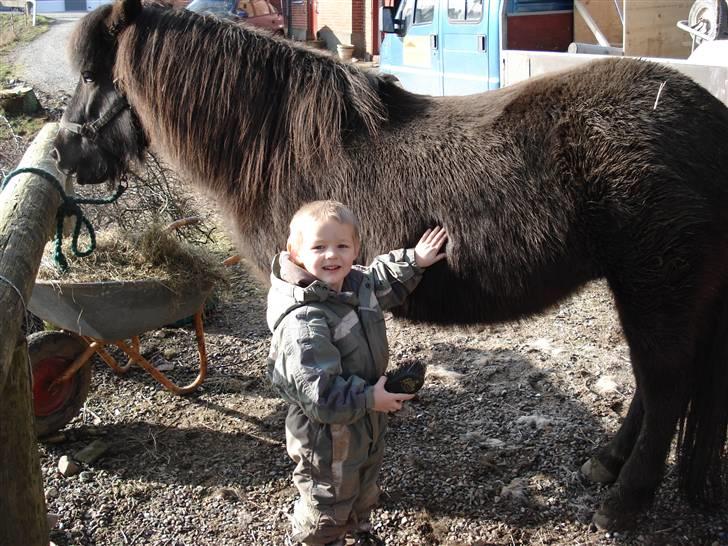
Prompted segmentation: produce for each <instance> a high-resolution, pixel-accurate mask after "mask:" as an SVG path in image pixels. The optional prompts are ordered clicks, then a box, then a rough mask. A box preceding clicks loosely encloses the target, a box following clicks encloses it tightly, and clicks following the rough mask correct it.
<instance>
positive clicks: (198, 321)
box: [114, 309, 207, 394]
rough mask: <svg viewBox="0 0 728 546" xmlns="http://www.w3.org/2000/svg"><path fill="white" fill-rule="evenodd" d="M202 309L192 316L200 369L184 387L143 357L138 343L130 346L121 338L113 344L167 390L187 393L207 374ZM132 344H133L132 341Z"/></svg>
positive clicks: (197, 385) (199, 383)
mask: <svg viewBox="0 0 728 546" xmlns="http://www.w3.org/2000/svg"><path fill="white" fill-rule="evenodd" d="M202 311H203V309H200V310H199V311H198V312H197V313H195V316H194V324H195V336H196V337H197V350H198V352H199V354H200V370H199V372H198V374H197V377H196V378H195V380H194V381H192V382H191V383H189V384H188V385H185V386H184V387H180V386H178V385H177V384H175V383H174V382H172V381H170V380H169V378H167V376H166V375H164V374H163V373H162V372H160V371H159V370H158V369H157V368H155V367H154V365H153V364H152V363H151V362H149V361H148V360H147V359H146V358H144V357H143V356H142V355H141V354H140V353H139V348H138V347H139V345H138V343H137V344H136V348H135V347H134V346H132V347H130V346H129V345H127V344H126V343H125V342H124V341H123V340H118V341H115V342H114V345H116V346H117V347H118V348H119V349H121V350H122V351H124V353H125V354H126V355H127V356H128V357H129V358H131V359H132V360H133V361H134V362H136V363H137V364H138V365H139V366H141V367H142V368H144V369H145V370H146V371H147V373H148V374H149V375H151V376H152V377H153V378H154V379H156V380H157V381H158V382H159V383H161V384H162V386H164V388H166V389H167V390H169V391H171V392H173V393H175V394H188V393H190V392H192V391H194V390H195V389H196V388H197V387H199V386H200V385H201V384H202V382H203V381H204V380H205V377H206V376H207V351H206V350H205V332H204V330H203V327H202ZM132 345H134V344H133V343H132Z"/></svg>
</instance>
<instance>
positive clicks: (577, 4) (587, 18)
mask: <svg viewBox="0 0 728 546" xmlns="http://www.w3.org/2000/svg"><path fill="white" fill-rule="evenodd" d="M574 9H575V10H576V12H577V13H578V14H579V15H581V17H582V19H584V23H586V26H587V27H589V30H591V31H592V34H594V37H595V38H596V39H597V43H598V44H599V45H600V46H604V47H609V46H610V44H609V40H608V39H607V37H606V36H605V35H604V33H603V32H602V31H601V30H600V29H599V25H597V23H596V21H594V19H593V18H592V16H591V15H590V14H589V10H588V9H587V8H586V5H584V4H583V3H582V2H581V1H580V0H574Z"/></svg>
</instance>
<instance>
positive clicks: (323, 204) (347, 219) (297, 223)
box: [288, 199, 359, 249]
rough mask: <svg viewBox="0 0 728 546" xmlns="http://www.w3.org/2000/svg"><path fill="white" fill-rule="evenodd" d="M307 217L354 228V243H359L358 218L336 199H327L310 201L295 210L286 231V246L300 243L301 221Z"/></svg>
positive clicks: (290, 246)
mask: <svg viewBox="0 0 728 546" xmlns="http://www.w3.org/2000/svg"><path fill="white" fill-rule="evenodd" d="M307 218H310V219H313V220H317V221H319V222H321V221H325V220H336V221H337V222H339V223H341V224H345V225H350V226H351V227H352V228H354V243H355V244H357V245H358V244H359V220H357V218H356V216H355V215H354V213H353V212H351V210H350V209H349V208H348V207H347V206H346V205H344V204H343V203H339V202H338V201H333V200H331V199H327V200H325V201H311V202H310V203H306V204H305V205H303V206H302V207H301V208H300V209H298V210H297V211H296V214H294V215H293V218H291V223H290V225H289V233H288V247H289V248H294V249H297V248H298V245H299V244H300V243H301V234H302V229H303V221H304V220H305V219H307Z"/></svg>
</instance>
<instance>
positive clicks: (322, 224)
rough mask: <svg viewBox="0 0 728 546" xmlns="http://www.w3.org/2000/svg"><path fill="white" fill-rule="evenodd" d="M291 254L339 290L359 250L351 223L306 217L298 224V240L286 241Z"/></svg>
mask: <svg viewBox="0 0 728 546" xmlns="http://www.w3.org/2000/svg"><path fill="white" fill-rule="evenodd" d="M288 251H289V252H290V253H291V258H292V259H293V261H294V262H296V263H297V264H298V265H300V266H302V267H303V268H304V269H306V271H308V272H309V273H311V274H312V275H313V276H315V277H316V278H317V279H319V280H320V281H323V282H325V283H326V284H327V285H328V286H329V287H330V288H331V289H332V290H335V291H337V292H340V291H341V287H342V285H343V283H344V279H345V278H346V276H347V275H348V274H349V271H351V266H352V265H354V260H355V259H356V256H357V254H359V244H358V242H357V241H356V240H355V236H354V227H353V226H351V225H349V224H343V223H341V222H339V221H338V220H334V219H329V220H316V219H314V218H309V219H307V220H306V221H305V223H304V224H303V225H302V226H301V232H300V238H299V240H298V244H297V245H295V246H293V245H290V244H289V247H288Z"/></svg>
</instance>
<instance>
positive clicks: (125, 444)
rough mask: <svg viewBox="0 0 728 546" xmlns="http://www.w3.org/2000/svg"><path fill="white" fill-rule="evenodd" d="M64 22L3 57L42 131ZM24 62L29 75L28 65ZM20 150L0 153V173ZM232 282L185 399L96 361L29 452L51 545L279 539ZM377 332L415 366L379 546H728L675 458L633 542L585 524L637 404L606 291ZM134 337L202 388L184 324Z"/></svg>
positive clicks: (399, 424) (256, 346) (251, 321)
mask: <svg viewBox="0 0 728 546" xmlns="http://www.w3.org/2000/svg"><path fill="white" fill-rule="evenodd" d="M71 26H72V25H70V24H65V23H63V22H60V21H59V23H58V24H57V26H54V27H53V28H52V29H51V31H49V32H48V33H47V34H46V35H45V36H44V38H43V39H44V40H50V41H46V42H41V43H40V46H38V43H39V42H40V40H38V41H36V42H35V46H36V47H40V48H41V49H38V50H35V52H33V51H34V50H33V49H32V47H31V48H30V49H28V48H26V49H24V50H19V51H18V52H16V57H15V58H14V59H15V62H20V63H22V64H24V66H26V68H27V72H26V73H24V77H25V78H26V79H27V80H28V81H29V82H30V83H31V84H33V85H34V86H35V87H36V89H37V90H39V96H40V98H41V102H42V103H43V104H44V105H45V106H46V107H47V108H48V110H49V111H48V117H49V119H57V117H58V115H59V112H60V107H61V106H62V104H63V102H64V101H65V100H66V97H65V96H64V94H63V92H62V91H66V92H70V91H71V90H72V89H73V85H74V82H75V78H69V76H68V74H70V72H68V69H67V68H66V66H67V65H63V64H61V63H64V62H65V57H62V55H63V54H64V50H65V45H63V47H61V44H62V43H63V41H64V40H65V37H64V36H67V34H66V35H63V34H54V33H55V32H67V30H68V29H70V27H71ZM54 52H55V54H57V55H58V57H57V59H55V60H53V62H50V61H48V60H47V59H49V57H48V55H53V54H54ZM38 59H42V60H43V68H42V70H41V69H40V68H38V69H34V68H33V66H34V64H33V60H36V61H37V60H38ZM54 68H57V69H58V73H57V75H54V74H55V70H54ZM56 77H58V79H57V80H56V79H55V78H56ZM43 91H47V93H44V92H43ZM24 146H27V142H25V141H23V140H22V139H21V140H19V141H15V140H11V141H7V142H0V168H2V169H3V171H6V170H8V169H9V168H12V166H13V165H14V162H13V160H12V158H14V157H16V156H18V154H19V153H20V152H21V151H22V150H21V148H24ZM231 253H233V250H232V249H227V252H223V253H221V258H222V257H223V254H231ZM232 273H233V279H232V282H231V285H230V286H229V287H228V288H226V289H225V290H223V291H222V292H221V294H220V301H219V303H218V305H217V306H216V307H215V308H214V309H213V310H212V311H210V312H209V313H208V315H207V317H206V320H205V323H206V340H207V347H208V354H209V361H210V369H209V374H208V378H207V380H206V381H205V383H204V385H203V386H202V388H201V389H200V390H199V391H198V392H196V393H194V394H192V395H189V396H184V397H180V396H175V395H172V394H170V393H168V392H166V391H165V390H163V389H162V387H161V386H159V384H157V383H156V382H155V381H154V380H152V379H151V378H150V377H149V376H148V375H147V374H146V373H144V372H142V371H141V370H138V369H133V370H132V371H131V372H130V373H129V374H127V375H126V376H125V377H118V376H116V375H114V374H113V373H112V372H111V370H110V369H109V368H108V367H107V366H106V365H105V364H103V363H101V362H98V361H95V362H94V363H93V367H94V376H93V385H92V389H91V393H90V395H89V397H88V399H87V401H86V403H85V405H84V407H83V409H82V411H81V413H80V415H79V416H78V417H77V418H76V419H74V420H73V421H72V422H71V423H70V424H69V426H68V427H66V428H65V429H64V430H63V431H62V432H61V433H59V434H57V435H56V436H55V437H54V438H51V439H49V441H46V442H43V443H41V444H39V449H40V452H41V462H42V467H43V476H44V480H45V494H46V499H47V504H48V510H49V512H51V513H53V514H56V515H57V516H58V520H57V524H56V525H55V527H54V529H53V530H52V532H51V539H52V540H53V541H54V542H55V543H56V544H57V545H58V546H65V545H79V546H80V545H83V546H86V545H113V546H117V545H129V546H131V545H159V546H163V545H169V546H182V545H185V546H227V545H230V546H233V545H235V546H238V545H279V544H283V540H284V536H285V532H286V530H287V527H288V525H287V520H286V514H287V513H288V512H289V510H290V508H291V505H292V503H293V501H294V499H295V495H296V493H295V490H294V488H293V487H292V484H291V480H290V474H291V471H292V469H293V465H292V463H291V462H290V461H289V460H288V458H287V455H286V453H285V447H284V432H283V427H284V418H285V411H286V407H285V404H284V403H283V402H282V401H281V400H280V399H278V398H277V397H276V396H275V393H274V392H273V391H272V390H271V389H270V388H269V386H268V383H267V380H266V378H265V373H264V372H265V357H266V354H267V350H268V342H269V334H268V331H267V329H266V326H265V322H264V311H265V309H264V305H265V290H266V289H265V287H264V286H263V285H262V284H261V283H260V282H258V281H257V280H256V279H254V278H252V277H251V276H250V275H249V274H248V273H247V272H246V269H245V267H244V266H237V267H236V268H234V269H233V272H232ZM388 324H389V333H390V342H391V347H392V354H393V361H395V362H396V361H397V360H399V359H403V358H407V357H411V356H417V357H419V358H421V359H423V360H424V361H425V362H427V363H428V365H429V372H428V377H427V382H426V384H425V387H424V388H423V390H422V391H421V392H420V395H419V396H418V398H417V399H415V401H413V402H411V403H408V404H407V405H406V407H405V409H404V410H403V411H402V412H400V413H398V414H397V415H395V416H394V417H393V418H392V420H391V428H390V434H389V437H388V447H387V454H386V459H385V464H384V469H383V471H382V476H381V478H382V479H381V482H382V487H383V491H384V494H383V496H382V499H381V506H380V507H379V508H378V509H377V510H376V512H375V514H374V518H373V519H374V523H375V527H376V530H377V533H378V534H379V535H380V536H381V537H382V538H384V539H385V540H386V542H387V544H388V545H390V546H394V545H403V546H404V545H406V546H415V545H452V546H454V545H473V546H485V545H490V544H493V545H495V544H497V545H508V544H510V545H513V544H519V545H520V544H524V545H525V544H536V545H539V544H625V545H630V544H652V545H663V544H685V545H695V544H705V545H710V546H728V516H727V515H726V513H727V512H728V505H725V504H724V506H723V507H722V509H721V510H719V511H717V512H713V513H705V512H699V511H695V510H693V509H691V508H689V507H688V506H687V505H686V504H685V503H684V502H683V500H682V499H681V498H680V497H679V496H678V495H677V493H676V487H675V476H674V468H673V466H672V460H671V464H670V466H669V467H668V469H667V477H666V479H665V480H664V483H663V486H662V488H661V489H660V490H659V492H658V495H657V501H656V504H655V507H654V508H653V509H652V510H651V511H650V512H649V513H648V514H647V515H646V516H645V517H644V518H643V519H642V520H641V521H640V524H639V527H638V529H637V530H635V531H633V532H629V533H624V534H619V535H607V534H605V533H603V532H598V531H596V530H595V529H594V528H593V527H592V526H591V525H590V523H589V522H590V517H591V514H592V512H593V511H594V510H595V509H596V507H597V506H598V504H599V500H600V498H601V497H602V495H603V493H604V488H603V487H601V486H598V485H594V484H591V483H586V482H585V481H584V480H582V478H581V477H580V475H579V473H578V469H579V467H580V465H581V464H582V463H583V462H584V460H586V459H587V458H588V456H589V454H590V453H591V452H592V451H593V450H594V448H595V446H596V445H598V444H599V443H600V442H602V441H604V439H605V438H607V437H608V435H610V434H612V433H613V432H614V431H615V430H616V428H617V427H618V425H619V422H620V419H621V418H622V417H623V416H624V414H625V412H626V409H627V405H628V403H629V400H630V397H631V394H632V392H633V384H632V378H631V373H630V364H629V356H628V352H627V348H626V345H625V343H624V340H623V339H622V336H621V331H620V328H619V325H618V323H617V321H616V314H615V311H614V308H613V304H612V300H611V297H610V295H609V293H608V291H607V290H606V287H605V285H604V284H603V283H594V284H591V285H589V286H588V287H587V288H586V289H585V290H583V291H582V292H581V293H580V294H578V295H576V296H574V297H573V298H572V299H571V300H569V301H566V302H564V303H562V304H561V305H560V306H558V307H556V308H554V309H552V310H550V311H549V312H548V313H545V314H543V315H541V316H537V317H534V318H531V319H529V320H524V321H521V322H518V323H513V324H503V325H496V326H481V327H474V328H471V329H467V330H452V329H450V330H449V329H442V328H437V327H432V326H429V325H415V324H410V323H406V322H402V321H397V320H394V319H392V318H390V319H389V323H388ZM143 344H144V345H143V346H144V349H145V350H146V351H147V352H149V353H160V354H163V355H164V357H165V358H166V360H168V361H169V362H171V363H172V364H173V365H174V369H173V370H172V371H171V372H169V373H170V375H172V377H174V378H175V379H176V380H177V381H178V382H180V383H181V382H186V381H189V380H191V379H192V378H193V377H194V376H195V375H196V372H197V365H198V360H197V354H196V346H195V341H194V336H193V334H192V332H191V331H190V330H189V329H187V328H180V329H173V328H164V329H160V330H157V331H153V332H148V333H147V334H146V335H145V337H144V338H143ZM95 440H100V441H102V442H104V443H105V444H106V446H107V450H106V451H105V453H103V455H102V456H101V457H100V458H99V459H97V460H96V461H94V462H92V463H89V464H84V465H82V466H81V468H80V469H79V470H80V472H79V473H78V474H76V475H74V476H72V477H64V476H63V475H62V474H61V473H60V472H59V470H58V463H59V460H60V459H61V458H62V457H63V456H70V457H74V456H75V454H76V453H77V452H78V451H79V450H81V449H82V448H84V447H86V446H88V445H89V444H91V443H92V442H94V441H95Z"/></svg>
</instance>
